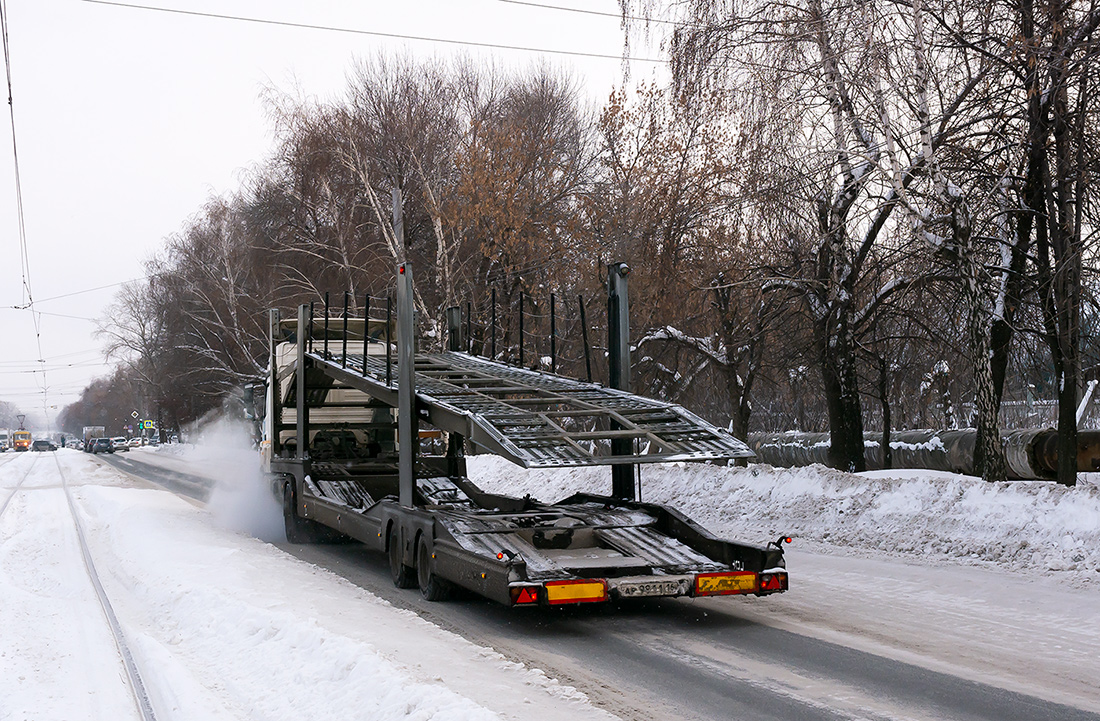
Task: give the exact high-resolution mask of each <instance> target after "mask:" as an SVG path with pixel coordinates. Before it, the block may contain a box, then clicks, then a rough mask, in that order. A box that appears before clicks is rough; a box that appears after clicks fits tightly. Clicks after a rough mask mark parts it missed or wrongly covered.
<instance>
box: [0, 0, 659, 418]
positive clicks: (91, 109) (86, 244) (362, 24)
mask: <svg viewBox="0 0 1100 721" xmlns="http://www.w3.org/2000/svg"><path fill="white" fill-rule="evenodd" d="M120 1H121V2H130V0H120ZM532 2H537V3H544V4H547V5H556V6H560V7H573V8H580V9H585V10H596V11H604V12H608V13H616V12H617V10H618V5H617V3H616V2H615V0H532ZM4 3H5V4H6V6H7V19H8V27H7V31H8V37H9V43H10V54H11V75H12V86H13V97H14V110H15V124H16V132H17V136H18V151H19V160H20V170H21V175H22V190H23V209H24V216H25V223H26V238H27V245H28V249H29V263H30V284H31V289H32V291H33V296H34V300H35V304H36V305H35V307H36V309H37V310H38V311H40V312H41V316H40V319H41V323H40V327H41V334H40V340H41V357H42V358H44V359H45V362H44V363H43V362H39V360H38V359H39V357H40V355H39V346H38V342H37V340H36V333H35V327H34V323H33V321H32V316H31V313H30V312H29V311H27V310H19V309H17V306H21V305H23V304H24V303H25V300H26V299H25V294H24V292H23V279H22V275H21V272H20V263H19V257H20V255H19V240H18V224H17V219H16V203H15V198H16V193H15V184H14V163H13V160H12V143H11V123H10V121H9V119H8V117H7V115H6V114H5V115H4V117H3V118H2V119H0V249H2V250H0V252H2V255H3V258H4V262H0V323H3V327H4V329H5V331H6V332H5V334H4V336H3V337H4V338H5V339H6V340H5V342H4V343H2V344H0V400H4V401H9V402H11V403H14V404H15V405H17V406H19V407H20V408H21V409H22V410H23V411H24V412H26V413H28V415H29V416H30V419H29V421H28V427H31V428H32V430H38V431H44V430H46V424H47V423H48V422H52V420H53V417H54V416H56V414H57V412H58V411H60V409H61V408H63V407H64V406H65V405H66V404H68V403H70V402H72V401H73V400H75V399H76V398H78V397H79V394H80V391H81V390H82V389H83V388H84V387H85V385H87V383H88V382H89V381H90V380H91V379H93V378H95V377H97V376H101V375H105V374H107V373H108V372H109V371H110V368H109V366H108V365H106V364H105V362H104V359H103V355H102V351H101V343H100V342H99V341H97V340H96V338H95V337H94V336H93V332H94V331H95V328H96V325H95V322H94V321H95V320H96V319H98V318H102V317H104V315H105V314H106V312H107V309H108V306H109V305H110V303H111V301H112V298H113V296H114V293H115V292H116V291H117V289H118V285H119V284H121V283H123V282H125V281H128V280H131V279H134V278H138V277H140V276H141V275H142V261H143V260H144V259H145V258H147V257H149V256H150V255H151V254H153V253H155V252H156V250H157V249H158V248H159V247H160V246H161V244H162V243H163V239H164V238H165V237H166V236H168V235H170V234H172V233H173V232H176V231H177V230H179V229H180V227H181V225H182V224H183V222H184V221H185V220H186V218H187V217H188V216H189V215H191V214H192V213H194V212H196V211H197V210H198V209H199V208H200V206H201V205H202V203H203V202H204V201H205V200H206V199H207V198H208V197H209V196H210V195H212V194H218V193H223V192H225V191H228V190H231V189H233V188H234V187H236V184H237V179H238V176H239V172H240V170H241V169H242V168H245V167H247V166H249V165H250V164H252V163H254V162H257V161H260V160H262V159H263V157H264V156H265V154H266V153H267V150H268V148H269V147H270V145H271V142H272V137H271V134H270V132H269V129H268V124H267V121H266V119H265V117H264V111H263V107H262V104H261V102H260V100H259V96H260V93H261V91H262V89H263V88H264V87H265V86H275V87H277V88H280V89H283V90H286V91H290V90H292V89H293V88H294V87H295V85H297V86H298V87H299V88H300V89H301V92H302V93H304V94H306V95H312V96H320V97H326V96H332V95H335V94H339V93H340V92H341V91H342V89H343V87H344V83H345V74H346V72H347V71H348V70H349V69H350V67H351V65H352V63H353V60H354V58H356V57H363V56H370V55H373V54H376V53H378V52H395V53H396V52H407V53H409V54H411V55H413V56H415V57H425V58H426V57H433V56H436V57H448V56H451V55H453V54H455V53H466V54H468V55H469V56H471V57H474V58H481V59H484V60H485V61H486V62H488V61H490V60H493V61H495V62H497V63H501V64H504V65H505V66H518V67H527V66H529V65H531V64H532V63H536V62H540V61H541V60H543V59H545V60H549V61H550V62H552V63H554V64H556V65H559V66H560V67H562V68H565V69H569V70H571V71H572V72H573V73H574V75H575V76H576V77H577V79H578V80H580V81H581V82H582V83H583V84H584V87H585V88H586V90H587V91H588V93H589V95H590V96H591V97H592V99H593V102H599V101H601V100H602V99H604V98H606V97H607V94H608V93H609V92H610V91H611V89H612V88H613V87H614V86H616V85H618V84H621V83H622V64H621V63H620V62H618V61H616V60H609V59H595V58H579V57H570V56H566V55H556V54H547V55H540V54H539V53H533V52H523V51H515V50H503V49H489V48H478V47H462V46H458V45H451V44H443V43H434V42H425V41H418V40H399V39H386V38H380V37H373V36H368V35H362V34H350V33H341V32H332V31H325V30H313V29H304V28H294V27H281V26H274V25H265V24H258V23H251V22H241V21H235V20H223V19H215V18H208V17H195V16H188V15H183V14H178V13H166V12H158V11H150V10H142V9H132V8H125V7H118V6H112V5H106V4H97V3H91V2H87V1H86V0H4ZM134 4H144V5H151V6H157V7H161V8H173V9H180V10H187V11H193V12H208V13H217V14H225V15H235V16H241V17H250V18H263V19H267V20H275V21H281V22H289V23H302V24H309V25H322V26H331V27H339V28H349V29H356V30H365V31H371V32H379V33H391V34H401V35H414V36H420V37H431V38H441V39H450V40H461V41H467V42H474V43H488V44H496V45H510V46H526V47H534V48H548V49H555V50H565V51H573V52H584V53H596V54H605V55H612V56H618V55H620V54H621V53H622V49H623V35H622V31H621V29H620V25H619V22H618V21H617V20H616V19H615V18H612V17H599V16H596V15H590V14H579V13H575V12H566V11H563V10H560V9H550V8H543V7H533V6H528V5H523V4H519V3H516V2H507V1H506V0H398V1H397V2H381V1H380V0H377V1H376V0H366V1H364V0H359V1H353V0H312V1H311V2H308V3H303V2H293V1H292V0H220V1H215V0H150V1H149V2H147V3H137V2H135V3H134ZM654 42H655V41H654ZM632 54H633V55H635V56H640V57H650V58H655V57H658V56H659V49H658V48H656V47H654V46H653V45H652V44H651V45H650V46H648V47H647V46H646V45H645V43H644V42H643V41H641V40H637V39H636V40H635V42H634V45H633V48H632ZM658 67H659V66H656V65H654V64H652V63H641V62H636V63H633V64H632V75H633V77H634V78H635V79H637V78H639V77H649V76H651V75H652V74H653V73H654V72H660V71H659V70H655V68H658ZM43 371H45V372H44V373H43ZM47 414H48V416H49V419H48V420H47V418H46V417H45V416H46V415H47ZM32 422H33V425H32Z"/></svg>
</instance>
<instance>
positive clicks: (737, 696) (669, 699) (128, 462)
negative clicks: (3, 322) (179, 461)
mask: <svg viewBox="0 0 1100 721" xmlns="http://www.w3.org/2000/svg"><path fill="white" fill-rule="evenodd" d="M130 455H131V456H133V457H126V456H125V455H121V454H120V455H119V456H118V457H112V456H105V457H104V458H103V460H105V461H106V462H108V463H110V464H111V465H114V466H116V467H118V468H120V469H122V470H125V471H127V472H128V473H131V474H133V475H137V476H140V477H143V478H146V479H147V480H149V481H152V482H154V483H158V484H161V485H163V486H165V487H166V488H168V489H170V490H172V491H173V492H175V493H179V494H182V495H185V496H188V497H190V498H192V499H197V500H203V499H205V498H206V495H207V492H208V489H209V481H207V480H205V479H203V478H201V477H198V476H188V475H187V474H186V473H181V472H180V471H178V470H166V469H164V468H162V467H159V466H157V465H155V464H154V463H150V462H143V461H142V459H140V458H139V457H137V456H139V455H141V454H130ZM277 545H278V546H279V548H281V549H283V550H284V551H286V552H288V553H290V554H292V555H294V556H297V557H298V558H301V559H302V560H304V561H307V562H309V563H312V564H315V565H317V566H320V567H322V568H326V569H328V570H330V571H332V572H333V573H336V574H338V575H340V576H342V577H344V578H345V579H347V580H348V581H350V582H351V583H354V584H355V585H357V586H359V587H361V588H363V589H365V590H367V591H370V592H371V593H373V594H375V595H377V596H380V597H382V598H384V599H386V600H387V601H389V602H390V603H392V604H393V605H394V606H396V607H398V608H404V609H409V610H411V611H413V612H415V613H417V614H419V615H420V616H422V617H423V618H425V619H426V620H428V621H430V622H432V623H435V624H437V625H439V626H441V627H443V628H445V629H448V630H450V631H453V632H454V633H456V634H459V635H461V636H463V637H465V638H467V639H469V640H471V641H473V642H475V643H478V644H481V645H485V646H491V647H493V648H494V649H496V650H497V651H499V652H500V653H502V654H504V655H505V656H506V657H508V658H510V659H512V660H515V661H518V662H521V663H524V664H526V665H528V666H531V667H535V668H540V669H542V670H543V671H545V672H546V673H547V675H549V676H550V677H552V678H557V679H559V680H560V681H561V682H562V683H564V684H568V685H571V686H573V687H575V688H577V689H579V690H580V691H582V692H584V693H585V694H587V695H588V697H589V699H590V700H591V701H592V702H593V703H594V704H596V705H597V706H600V707H602V708H604V709H606V710H607V711H609V712H611V713H614V714H616V715H619V716H620V717H622V718H624V719H639V720H640V719H653V720H654V721H662V720H666V719H667V720H669V721H671V720H673V719H675V720H677V721H680V720H684V719H708V720H709V719H723V720H725V719H752V720H753V721H769V720H775V721H794V720H798V721H816V720H817V719H914V720H918V719H919V720H921V721H924V720H931V719H952V720H956V719H957V720H960V721H970V720H974V721H977V720H988V721H1015V720H1019V721H1040V720H1042V719H1051V720H1054V719H1057V720H1059V721H1075V720H1082V721H1084V720H1086V719H1088V720H1092V721H1100V714H1098V713H1093V712H1089V711H1085V710H1082V708H1078V707H1074V706H1069V705H1063V704H1059V703H1056V702H1052V701H1051V700H1049V698H1048V699H1047V700H1043V699H1040V698H1038V697H1037V696H1034V695H1028V694H1026V693H1021V692H1018V691H1014V690H1012V689H1011V688H1004V687H1002V686H995V685H990V684H987V683H982V682H978V681H974V680H970V679H968V678H966V677H964V676H965V675H966V674H958V675H956V674H953V673H948V672H944V671H939V670H931V669H929V668H927V667H926V666H923V665H916V664H913V663H907V662H905V661H902V660H898V658H896V657H888V656H884V655H877V654H875V653H870V652H868V651H866V650H860V649H858V648H854V647H852V646H849V645H845V644H844V643H838V642H831V641H828V640H823V639H821V638H819V637H815V636H811V635H803V634H801V633H798V632H797V631H792V630H791V626H792V624H778V625H776V624H771V623H769V622H768V618H769V617H768V615H767V614H761V613H759V612H758V611H759V609H761V608H762V604H768V603H769V599H767V598H764V599H756V598H735V599H674V600H648V601H640V602H639V601H635V602H630V603H625V604H620V605H600V606H598V607H583V606H582V607H576V608H565V609H560V608H557V609H539V608H523V609H509V608H505V607H503V606H500V605H497V604H495V603H492V602H489V601H486V600H484V599H481V598H479V597H476V596H473V595H467V594H461V595H459V596H458V597H457V598H455V599H452V600H451V601H449V602H445V603H430V602H428V601H425V600H423V599H422V598H421V597H420V595H419V592H418V591H416V590H415V589H413V590H402V589H397V588H395V587H394V586H393V584H392V582H391V581H390V577H389V568H388V566H387V564H386V560H385V558H384V556H383V555H382V554H380V553H377V552H374V551H370V550H368V549H367V548H366V547H365V546H362V545H361V544H358V543H349V544H338V545H317V546H310V545H292V544H277ZM797 583H798V578H797V574H792V591H791V593H797V592H798V586H797ZM853 608H856V609H858V603H857V604H853ZM762 619H763V620H762ZM899 621H900V620H899ZM856 623H857V625H858V620H857V621H856ZM793 625H794V626H796V627H797V624H793ZM778 626H785V627H778Z"/></svg>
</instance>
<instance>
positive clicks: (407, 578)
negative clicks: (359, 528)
mask: <svg viewBox="0 0 1100 721" xmlns="http://www.w3.org/2000/svg"><path fill="white" fill-rule="evenodd" d="M389 555H390V578H392V579H393V585H395V586H397V587H398V588H412V587H413V586H415V585H416V569H414V568H411V567H409V566H406V565H405V563H404V560H403V559H402V558H401V533H400V532H399V530H398V528H397V524H396V523H395V524H394V525H392V526H390V543H389Z"/></svg>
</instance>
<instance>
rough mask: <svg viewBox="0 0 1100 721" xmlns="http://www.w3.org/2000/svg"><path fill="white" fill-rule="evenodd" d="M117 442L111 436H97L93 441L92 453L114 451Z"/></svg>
mask: <svg viewBox="0 0 1100 721" xmlns="http://www.w3.org/2000/svg"><path fill="white" fill-rule="evenodd" d="M114 452H115V444H114V443H111V439H110V438H96V439H95V440H94V441H92V453H114Z"/></svg>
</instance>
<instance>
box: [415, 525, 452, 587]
mask: <svg viewBox="0 0 1100 721" xmlns="http://www.w3.org/2000/svg"><path fill="white" fill-rule="evenodd" d="M416 580H417V584H418V585H419V586H420V595H421V596H423V597H424V598H425V599H426V600H428V601H446V600H447V599H448V598H450V597H451V591H452V590H453V586H452V585H451V583H450V581H447V580H444V579H442V578H440V577H439V576H437V575H435V574H434V573H433V572H432V554H431V551H429V550H428V542H427V541H425V540H424V539H423V537H421V539H420V542H419V543H417V544H416Z"/></svg>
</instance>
